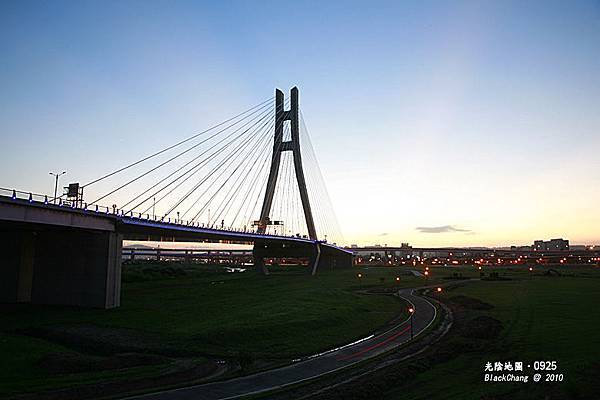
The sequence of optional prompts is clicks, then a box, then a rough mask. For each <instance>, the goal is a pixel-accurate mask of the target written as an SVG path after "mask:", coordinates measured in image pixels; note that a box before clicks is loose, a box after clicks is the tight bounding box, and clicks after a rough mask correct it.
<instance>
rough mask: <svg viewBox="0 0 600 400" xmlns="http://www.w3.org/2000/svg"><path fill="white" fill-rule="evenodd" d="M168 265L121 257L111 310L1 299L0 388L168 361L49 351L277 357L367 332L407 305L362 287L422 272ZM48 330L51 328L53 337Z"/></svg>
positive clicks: (101, 376)
mask: <svg viewBox="0 0 600 400" xmlns="http://www.w3.org/2000/svg"><path fill="white" fill-rule="evenodd" d="M171 266H172V267H174V269H175V272H177V273H172V274H168V275H163V274H161V272H160V271H161V270H162V269H164V268H165V266H157V267H152V266H148V265H136V266H125V267H124V271H125V272H124V284H123V291H122V306H121V307H120V308H117V309H114V310H90V309H79V308H73V307H50V306H31V305H18V306H6V307H4V308H3V309H2V312H1V320H2V325H1V328H0V353H1V354H2V358H3V362H2V363H1V364H0V376H1V378H0V395H2V394H8V393H17V392H20V391H23V390H27V391H31V390H41V389H44V388H54V387H61V386H64V385H69V384H73V383H82V382H93V381H106V380H111V379H112V380H114V379H122V378H123V377H129V376H132V375H136V376H139V375H144V374H145V375H148V374H150V375H151V374H153V373H157V372H160V371H162V370H164V369H167V368H169V364H168V363H167V364H165V365H162V366H161V365H155V366H150V367H148V366H145V367H135V368H127V369H119V370H112V371H103V372H97V373H93V372H85V373H69V374H63V373H61V374H57V373H50V372H48V371H46V370H45V369H44V368H42V367H40V360H41V359H42V358H43V357H44V356H47V355H49V354H50V355H52V354H56V353H70V352H72V353H77V354H84V355H85V356H94V357H95V356H104V357H105V356H110V355H111V354H112V353H120V352H131V351H133V352H140V353H154V354H160V355H162V356H165V357H167V358H168V359H169V360H171V359H177V358H179V357H195V358H196V359H202V357H203V356H204V357H211V358H214V357H217V358H220V357H224V358H236V357H238V356H240V354H243V355H244V357H251V359H253V360H262V359H271V360H273V359H275V360H276V359H280V360H282V361H284V360H289V359H290V358H292V357H297V356H301V355H310V354H313V353H315V352H319V351H322V350H325V349H328V348H331V347H334V346H336V345H339V344H343V343H347V342H350V341H353V340H355V339H357V338H360V337H362V336H365V335H367V334H369V333H370V332H372V331H373V330H375V329H377V328H380V327H381V326H383V325H385V324H386V322H388V321H390V320H391V319H392V318H394V317H396V316H398V315H399V314H400V313H402V312H403V310H405V308H406V307H405V305H404V303H403V301H401V300H400V299H398V298H395V297H393V296H389V295H383V294H365V293H364V291H365V290H366V289H369V288H372V287H382V286H383V287H388V288H389V287H400V286H412V285H418V284H419V283H421V282H423V281H424V280H423V278H415V277H412V276H410V275H409V274H407V272H406V271H404V273H402V274H401V278H402V280H401V281H400V282H399V283H398V282H396V281H395V277H396V276H400V275H399V273H398V271H399V270H398V269H395V268H364V269H360V271H361V273H362V275H363V276H362V278H361V279H359V278H358V277H357V275H356V274H357V272H358V271H359V270H358V269H352V270H345V271H344V270H341V271H323V272H322V273H320V274H319V275H318V276H316V277H312V276H309V275H307V274H306V273H304V272H302V273H301V272H300V271H299V270H298V269H296V268H285V269H284V268H274V269H273V273H272V274H271V275H270V276H266V277H265V276H260V275H257V274H255V273H254V271H247V272H245V273H225V272H222V271H220V272H218V271H216V270H215V268H212V267H201V266H196V267H193V266H183V265H172V264H171ZM149 268H150V269H149ZM382 278H383V279H382ZM32 332H33V333H32ZM39 332H42V334H41V336H40V333H39ZM48 332H51V333H52V335H53V336H50V337H51V338H50V339H49V336H48ZM32 334H34V335H36V336H38V337H37V338H34V337H31V336H30V335H32ZM73 336H75V337H76V339H77V340H74V339H73ZM40 337H43V339H42V338H40ZM82 340H83V341H82ZM88 340H92V344H91V345H90V343H89V342H88ZM96 342H98V343H100V345H98V343H96ZM104 345H107V346H108V347H106V346H104ZM115 346H117V347H116V348H115ZM119 346H120V347H119ZM248 355H249V356H248Z"/></svg>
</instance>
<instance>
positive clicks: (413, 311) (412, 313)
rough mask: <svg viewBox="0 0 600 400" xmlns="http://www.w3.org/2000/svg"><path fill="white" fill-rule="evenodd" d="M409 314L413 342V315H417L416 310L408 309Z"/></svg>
mask: <svg viewBox="0 0 600 400" xmlns="http://www.w3.org/2000/svg"><path fill="white" fill-rule="evenodd" d="M408 312H409V313H410V340H413V337H414V334H413V315H414V313H415V309H414V308H413V307H411V308H409V309H408Z"/></svg>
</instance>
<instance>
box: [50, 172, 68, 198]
mask: <svg viewBox="0 0 600 400" xmlns="http://www.w3.org/2000/svg"><path fill="white" fill-rule="evenodd" d="M66 173H67V171H63V172H61V173H58V172H49V173H48V174H50V175H52V176H53V177H54V201H53V203H54V204H56V194H57V192H58V178H60V177H61V176H62V175H64V174H66Z"/></svg>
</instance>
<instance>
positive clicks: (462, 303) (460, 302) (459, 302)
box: [448, 295, 494, 310]
mask: <svg viewBox="0 0 600 400" xmlns="http://www.w3.org/2000/svg"><path fill="white" fill-rule="evenodd" d="M448 300H449V301H450V303H452V304H453V305H455V306H459V307H462V308H467V309H469V310H491V309H492V308H494V306H493V305H491V304H488V303H485V302H483V301H481V300H479V299H476V298H473V297H468V296H462V295H459V296H454V297H451V298H450V299H448Z"/></svg>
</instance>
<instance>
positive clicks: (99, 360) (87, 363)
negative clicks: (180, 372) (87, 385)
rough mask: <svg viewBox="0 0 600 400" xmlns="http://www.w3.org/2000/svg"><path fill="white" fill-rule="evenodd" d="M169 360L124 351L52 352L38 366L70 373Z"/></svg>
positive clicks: (129, 366) (155, 363)
mask: <svg viewBox="0 0 600 400" xmlns="http://www.w3.org/2000/svg"><path fill="white" fill-rule="evenodd" d="M168 361H170V360H169V359H167V358H165V357H161V356H157V355H153V354H138V353H124V354H116V355H114V356H110V357H97V356H90V355H87V354H81V353H52V354H47V355H45V356H44V357H42V358H41V359H40V360H39V361H38V363H37V366H38V367H39V368H42V369H44V370H45V371H48V372H50V373H52V374H68V373H79V372H92V371H106V370H115V369H124V368H132V367H138V366H141V365H158V364H163V363H166V362H168Z"/></svg>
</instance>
